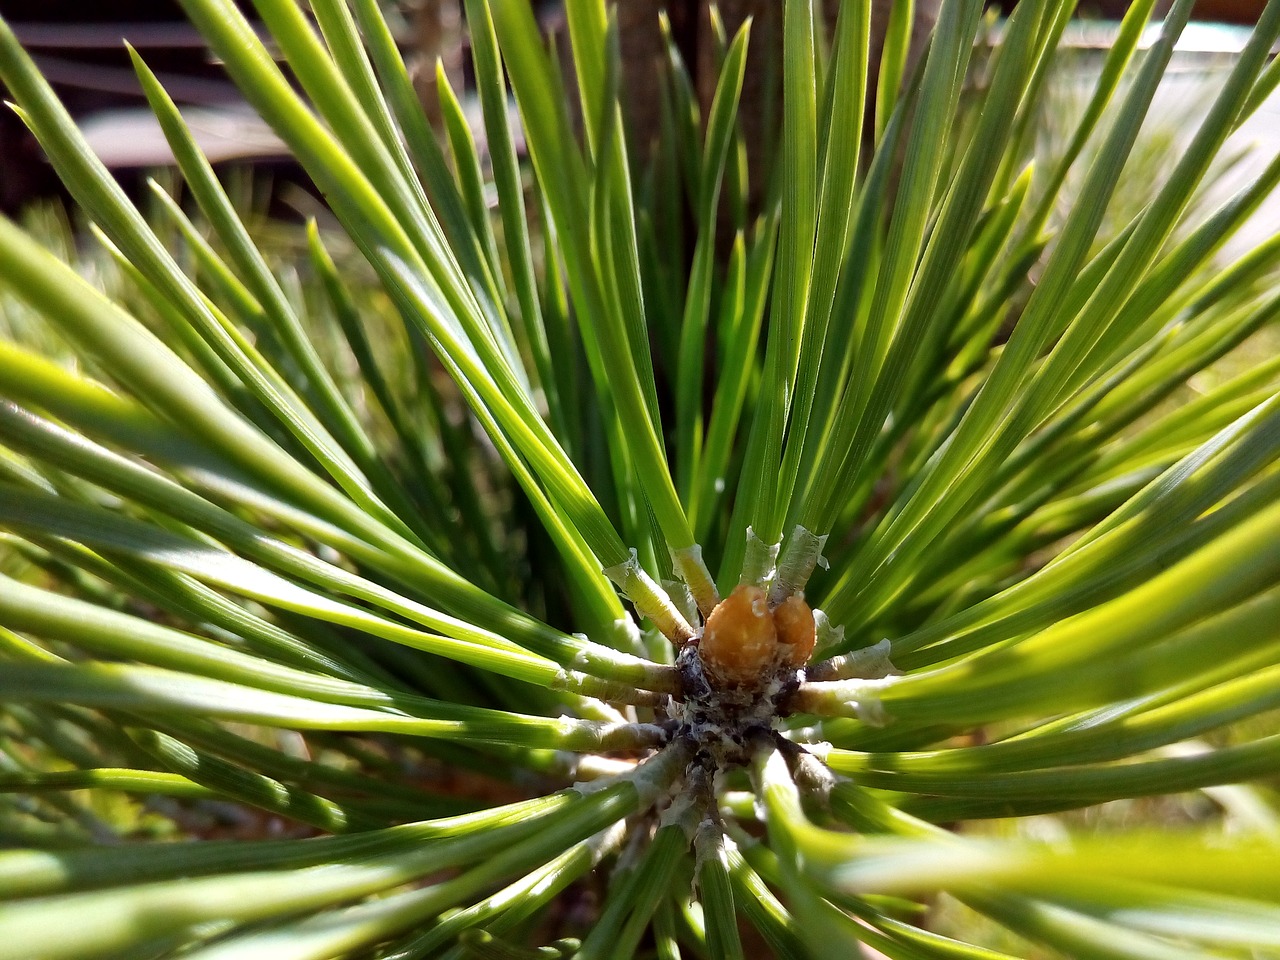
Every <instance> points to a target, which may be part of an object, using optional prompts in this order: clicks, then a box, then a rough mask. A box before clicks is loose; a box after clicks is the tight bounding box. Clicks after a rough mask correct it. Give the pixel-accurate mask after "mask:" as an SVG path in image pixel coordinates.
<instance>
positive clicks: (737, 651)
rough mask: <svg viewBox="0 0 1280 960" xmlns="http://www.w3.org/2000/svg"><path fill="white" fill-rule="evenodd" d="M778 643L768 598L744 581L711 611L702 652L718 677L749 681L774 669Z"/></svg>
mask: <svg viewBox="0 0 1280 960" xmlns="http://www.w3.org/2000/svg"><path fill="white" fill-rule="evenodd" d="M806 609H807V608H806ZM777 646H778V631H777V629H776V628H775V627H774V624H773V615H772V614H771V613H770V611H769V600H768V597H767V596H766V595H765V592H764V591H763V590H761V589H760V588H759V587H752V586H748V585H745V584H744V585H742V586H739V587H737V588H735V589H734V591H733V593H731V594H729V596H727V597H725V599H723V600H721V601H720V603H719V604H718V605H717V606H716V608H715V609H714V610H712V611H711V616H709V617H707V626H706V630H704V631H703V634H702V640H701V642H700V643H699V644H698V653H699V655H700V656H701V657H702V665H703V667H704V668H706V670H707V673H708V674H710V675H711V677H713V678H714V679H716V680H719V681H720V682H721V683H728V684H747V683H752V682H754V681H755V680H757V679H759V678H760V677H761V676H762V675H763V674H764V673H765V672H766V671H768V670H770V669H771V668H772V666H773V661H774V656H775V654H776V651H777Z"/></svg>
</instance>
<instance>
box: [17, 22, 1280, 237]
mask: <svg viewBox="0 0 1280 960" xmlns="http://www.w3.org/2000/svg"><path fill="white" fill-rule="evenodd" d="M534 2H535V5H536V6H537V8H538V13H539V16H540V18H541V20H542V22H543V24H544V26H545V29H546V30H547V33H548V34H549V35H555V34H558V33H561V32H563V31H564V29H565V28H564V23H563V13H562V9H561V8H562V3H561V2H560V0H534ZM891 2H892V0H877V2H876V3H875V13H876V18H875V20H876V24H878V25H879V29H880V30H881V32H882V31H883V24H884V22H885V21H886V19H887V15H888V9H889V6H890V3H891ZM1014 2H1015V3H1016V0H1014ZM823 4H824V6H825V7H826V8H827V13H828V15H830V16H834V13H835V11H836V9H837V8H838V0H823ZM937 5H938V0H916V29H915V34H916V35H917V36H918V37H919V38H921V39H923V38H924V37H925V36H927V33H928V30H929V27H930V26H931V25H932V22H933V19H934V17H935V15H936V10H937ZM1263 5H1264V0H1201V2H1199V3H1197V5H1196V14H1195V16H1196V18H1197V19H1198V20H1201V21H1205V22H1206V23H1208V24H1217V25H1219V26H1216V27H1213V28H1211V29H1208V30H1206V29H1205V28H1204V27H1199V28H1197V29H1196V30H1193V31H1189V32H1188V36H1187V38H1186V39H1185V40H1184V43H1183V47H1184V49H1182V50H1181V51H1180V53H1179V56H1180V57H1181V58H1182V61H1183V62H1182V69H1183V71H1184V72H1185V71H1186V70H1187V69H1188V68H1190V69H1191V70H1193V71H1195V70H1197V69H1203V70H1210V71H1211V69H1212V64H1213V63H1214V61H1215V58H1216V59H1217V60H1221V59H1222V58H1223V57H1224V56H1229V55H1230V53H1231V52H1232V51H1233V50H1234V49H1236V48H1238V46H1239V45H1240V44H1241V43H1242V42H1243V38H1244V35H1245V25H1247V24H1249V23H1251V22H1252V21H1253V20H1254V19H1255V18H1256V16H1257V15H1258V13H1259V11H1260V10H1261V9H1262V7H1263ZM242 6H244V7H245V8H246V9H248V8H249V7H250V5H249V4H247V3H244V4H242ZM385 6H386V7H387V9H388V12H389V13H391V14H393V22H394V23H395V24H396V26H397V32H398V38H399V41H400V43H401V45H402V47H403V48H404V50H405V51H406V56H407V58H408V59H409V61H410V63H411V64H412V65H413V66H414V68H415V77H416V78H417V82H418V86H419V90H420V92H421V94H422V100H423V104H424V107H425V108H426V109H427V110H428V112H429V113H431V112H434V110H433V107H434V105H435V103H436V97H435V90H434V66H435V62H436V60H437V58H439V59H440V60H441V61H442V63H443V65H444V67H445V70H446V72H447V73H448V74H449V76H450V79H451V81H452V82H453V85H454V87H455V89H458V90H465V89H466V87H467V80H468V77H467V72H468V66H469V56H468V51H467V47H466V28H465V23H464V22H463V16H462V13H461V10H460V7H461V2H460V0H406V2H400V3H395V2H389V3H386V4H385ZM710 6H711V4H710V3H708V2H707V0H625V2H624V3H621V4H619V5H618V16H619V25H620V34H621V38H622V47H623V57H624V61H625V71H626V74H627V82H626V83H625V84H624V86H623V89H624V90H626V91H627V92H628V96H629V100H630V104H629V107H630V116H629V124H630V133H631V137H632V140H633V148H637V149H639V150H640V151H641V154H642V155H643V151H644V148H645V146H646V142H647V140H648V133H649V132H652V131H654V130H656V127H657V124H658V115H657V111H658V104H659V103H660V96H659V95H658V90H657V83H658V74H657V70H656V69H655V64H656V63H657V61H658V59H659V57H660V56H661V55H662V51H663V45H664V42H665V41H664V38H663V36H662V33H661V31H660V29H659V19H658V12H659V10H661V9H664V8H665V9H666V10H667V11H668V16H669V18H670V29H671V36H672V39H673V40H674V42H675V44H676V46H677V48H678V49H679V50H680V53H681V55H682V56H683V58H684V60H685V63H686V65H687V66H688V68H689V71H690V73H691V75H692V77H693V78H694V81H695V85H696V86H697V88H698V89H697V94H698V96H699V97H700V98H702V99H703V100H704V105H705V104H706V103H709V101H710V97H711V93H712V83H711V79H710V78H711V77H712V74H713V69H712V64H711V56H712V54H711V50H712V45H711V43H710V37H711V32H710V21H709V17H708V8H709V7H710ZM717 6H718V8H719V10H720V12H721V14H722V16H723V18H724V20H725V23H726V25H727V27H728V29H729V31H730V33H732V31H733V30H734V29H735V28H736V26H737V24H739V23H740V22H741V21H742V20H743V19H744V18H745V17H747V16H752V17H754V18H755V27H754V30H753V43H752V53H751V57H752V61H753V62H752V64H751V65H750V66H749V68H748V71H747V81H746V89H745V91H744V96H743V102H744V104H748V105H752V106H753V109H747V110H746V111H745V112H744V119H745V122H746V123H747V124H748V129H747V130H746V131H745V132H746V135H747V136H746V139H747V142H748V143H749V144H750V143H752V142H763V141H764V137H763V136H762V134H764V132H765V131H764V130H763V129H762V128H763V127H764V126H765V125H766V124H767V123H768V122H769V118H770V115H771V113H772V111H771V110H770V109H768V107H769V105H770V102H771V100H773V98H775V97H776V95H777V91H776V84H773V85H771V83H770V77H771V76H772V75H773V71H772V70H771V69H770V67H771V65H772V64H775V63H776V62H777V58H776V57H775V56H773V55H772V54H773V51H774V50H775V49H776V48H777V46H778V44H780V39H781V38H780V35H779V34H780V26H781V3H780V2H779V0H720V2H719V3H718V4H717ZM992 6H993V7H995V6H998V5H996V4H993V5H992ZM1006 6H1007V4H1006ZM1127 6H1128V4H1127V3H1123V2H1118V0H1102V2H1098V0H1093V2H1089V0H1086V2H1083V3H1081V5H1080V15H1081V17H1082V24H1081V25H1082V28H1083V27H1086V26H1088V27H1089V29H1081V30H1079V31H1077V32H1076V33H1075V34H1074V35H1073V38H1072V40H1071V42H1072V43H1074V44H1076V45H1078V46H1080V47H1081V48H1082V49H1088V48H1090V47H1093V48H1101V47H1103V46H1105V45H1106V43H1107V42H1108V32H1107V29H1106V26H1105V24H1106V21H1108V20H1114V19H1116V18H1118V17H1120V16H1122V15H1123V13H1124V10H1125V8H1126V7H1127ZM0 13H2V14H3V15H4V17H5V19H6V20H8V21H9V23H10V24H11V25H12V27H13V28H14V30H15V32H16V33H17V35H18V38H19V39H20V40H21V41H22V42H23V44H24V45H25V46H26V47H27V49H28V50H30V51H31V53H32V54H33V56H34V57H35V59H36V62H37V63H38V64H39V66H40V68H41V69H42V70H43V71H44V74H45V76H47V77H48V78H49V79H50V80H51V81H52V82H53V85H54V87H55V89H56V90H57V91H58V93H59V94H60V95H61V97H62V98H63V101H64V102H65V103H66V104H67V106H68V108H69V109H70V110H71V112H72V113H73V114H74V115H75V116H76V117H77V119H78V120H79V122H80V123H81V124H82V125H83V127H84V128H85V130H86V133H87V135H88V137H89V141H90V143H91V144H92V145H93V146H94V148H95V149H96V150H97V151H98V153H99V155H100V156H101V157H102V159H103V160H104V161H105V162H106V164H107V165H108V166H109V167H110V168H112V169H113V170H114V171H116V173H117V175H118V176H119V177H120V179H121V180H122V182H124V183H125V185H126V187H136V186H137V184H138V183H139V182H140V181H141V176H142V174H143V173H144V172H150V171H154V170H156V169H157V168H163V167H164V166H165V165H166V164H167V163H168V162H169V158H170V155H169V151H168V148H167V146H166V145H165V142H164V138H163V137H162V136H161V134H160V130H159V127H158V126H157V125H156V124H155V123H154V121H152V120H151V118H150V114H149V112H148V111H147V110H146V107H145V104H144V102H143V98H142V95H141V92H140V90H139V88H138V85H137V81H136V79H135V77H134V74H133V70H132V68H131V67H130V65H129V59H128V56H127V55H126V53H125V50H124V47H123V41H124V40H127V41H128V42H129V43H131V44H132V45H133V46H134V47H136V48H138V50H139V51H140V52H141V53H142V54H143V56H144V58H145V59H146V60H147V62H148V63H149V64H150V66H151V67H152V69H153V70H155V71H156V72H157V73H158V74H159V76H160V77H161V79H162V80H163V81H164V83H165V86H166V87H167V88H168V90H169V92H170V94H171V95H172V96H173V97H174V99H175V100H176V101H177V102H178V103H179V105H180V106H182V107H183V108H184V113H185V115H186V116H187V119H188V121H189V123H190V124H191V126H192V128H193V129H194V130H195V131H196V133H197V135H198V136H199V137H200V140H201V143H202V146H203V147H204V148H205V151H206V153H207V154H208V155H209V157H210V159H212V160H213V161H214V162H215V163H222V164H228V163H237V164H244V163H249V164H251V165H252V166H253V168H254V169H255V170H258V171H261V172H263V173H266V174H269V175H270V180H271V182H272V183H273V184H276V185H277V186H279V187H285V186H289V187H290V188H293V187H298V188H303V189H307V187H306V184H305V182H304V178H302V177H300V176H299V175H298V172H297V171H296V170H295V168H294V166H293V164H292V163H291V162H290V161H289V159H288V157H287V155H286V153H285V151H284V149H283V146H282V145H281V143H280V142H279V140H278V139H277V138H276V137H275V136H274V135H273V134H272V133H271V131H270V130H269V129H267V128H266V126H265V125H264V124H263V123H262V122H261V121H259V120H258V119H257V118H256V117H255V116H254V115H253V113H252V111H250V110H248V108H247V106H246V105H245V103H244V101H243V100H242V98H241V97H240V96H239V94H238V93H237V92H236V90H235V88H234V87H233V86H232V85H231V83H230V82H229V81H227V80H226V79H225V78H224V77H223V76H222V73H221V71H220V69H219V68H218V65H217V64H216V63H214V62H213V61H212V59H211V57H210V56H209V54H208V51H207V50H206V48H205V46H204V44H203V43H202V41H201V40H200V37H199V36H198V35H197V34H196V32H195V31H194V30H193V29H192V28H191V27H190V26H189V25H188V24H187V23H186V22H185V20H184V18H183V16H182V11H181V9H180V7H179V5H178V3H177V2H176V0H99V2H95V3H87V2H84V0H0ZM1227 25H1236V27H1235V29H1232V27H1231V26H1227ZM874 30H875V24H873V31H874ZM566 47H567V43H565V44H560V49H565V48H566ZM476 115H477V119H478V113H477V114H476ZM1271 118H1272V120H1275V119H1276V116H1275V114H1274V113H1273V114H1271ZM753 124H754V125H756V126H757V129H755V130H752V129H750V127H751V125H753ZM1264 126H1265V125H1264ZM1277 126H1280V124H1278V125H1277ZM753 168H755V169H760V165H758V164H753ZM59 195H60V188H59V185H58V182H57V178H56V177H55V176H54V174H53V171H52V170H51V169H50V168H49V166H48V164H47V163H45V161H44V160H43V158H42V156H41V154H40V150H39V148H38V147H37V146H36V144H35V142H34V140H33V139H32V138H31V137H30V136H29V135H28V134H27V132H26V130H25V128H24V127H23V126H22V123H21V121H20V120H19V119H18V118H17V117H16V116H15V115H14V114H13V113H12V111H10V110H0V210H3V212H5V213H7V214H10V215H13V214H14V213H16V212H17V211H18V210H20V209H21V208H22V207H24V206H26V205H27V204H28V203H30V202H31V201H32V200H35V199H40V198H50V197H57V196H59ZM274 195H277V193H276V191H274V189H273V196H274Z"/></svg>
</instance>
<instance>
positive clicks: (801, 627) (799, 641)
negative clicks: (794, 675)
mask: <svg viewBox="0 0 1280 960" xmlns="http://www.w3.org/2000/svg"><path fill="white" fill-rule="evenodd" d="M773 622H774V623H775V624H776V625H777V630H778V643H779V644H781V651H780V652H781V654H782V658H783V662H784V663H786V664H787V665H788V666H791V667H795V668H796V669H797V670H798V669H799V668H800V667H803V666H804V665H805V664H806V663H808V662H809V658H810V657H811V656H813V648H814V645H815V644H816V643H817V637H818V634H817V628H816V627H815V625H814V622H813V611H812V610H811V609H810V608H809V604H807V603H805V602H804V597H801V596H799V595H794V596H790V597H787V599H785V600H783V601H782V602H781V603H780V604H778V606H777V608H776V609H775V610H774V611H773Z"/></svg>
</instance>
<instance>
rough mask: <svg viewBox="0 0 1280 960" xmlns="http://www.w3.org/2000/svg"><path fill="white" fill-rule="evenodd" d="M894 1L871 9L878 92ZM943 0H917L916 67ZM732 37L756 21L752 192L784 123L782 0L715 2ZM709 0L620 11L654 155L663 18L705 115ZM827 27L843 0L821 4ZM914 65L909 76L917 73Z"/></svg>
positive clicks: (638, 112)
mask: <svg viewBox="0 0 1280 960" xmlns="http://www.w3.org/2000/svg"><path fill="white" fill-rule="evenodd" d="M893 2H894V0H872V8H871V11H872V12H871V64H870V68H871V77H872V83H871V89H873V90H874V78H875V76H876V74H877V71H878V69H879V64H880V47H881V45H882V44H883V39H884V33H885V28H886V26H887V24H888V22H889V10H890V8H891V5H892V3H893ZM940 3H941V0H916V4H915V23H914V26H913V29H912V61H914V59H915V58H916V57H918V56H919V55H920V53H921V52H922V51H923V50H924V46H925V43H926V41H927V40H928V37H929V33H930V31H931V30H932V29H933V25H934V23H935V22H936V21H937V17H938V7H939V5H940ZM716 5H717V6H718V7H719V10H720V15H721V17H722V18H723V19H724V22H725V26H726V28H727V30H728V32H729V34H730V35H731V36H732V34H733V33H734V32H735V31H737V29H738V28H739V27H740V26H741V25H742V23H743V22H744V21H745V20H746V19H747V18H748V17H751V18H752V28H751V48H750V51H749V52H748V57H747V71H746V78H745V80H744V81H743V90H742V110H741V122H742V126H743V133H744V136H745V140H746V143H747V149H748V159H749V161H750V168H751V173H752V192H753V194H755V195H756V196H758V194H759V191H760V190H761V189H762V188H763V176H764V164H763V162H762V154H763V145H764V144H766V143H768V142H770V140H771V139H772V133H773V132H772V131H771V130H770V129H768V128H769V126H770V125H771V124H773V123H776V122H778V119H779V117H780V113H781V98H782V90H781V86H780V84H778V83H775V82H772V81H771V80H770V77H771V76H772V77H775V78H776V77H777V76H778V73H777V67H778V65H779V64H780V63H781V59H782V9H783V4H782V2H781V0H719V2H718V3H717V4H716ZM710 6H711V4H710V3H708V2H706V0H626V2H625V3H621V4H619V5H618V26H619V30H620V39H621V44H622V55H623V72H624V75H625V77H626V84H625V95H626V99H627V114H628V123H629V126H630V129H631V135H632V137H633V143H634V144H635V145H636V146H637V147H639V148H641V149H647V146H648V144H649V143H650V142H651V141H652V139H653V138H654V137H655V136H656V135H657V132H658V125H659V122H660V120H659V117H660V114H659V90H660V87H659V83H658V71H659V70H660V69H661V66H660V65H661V63H662V60H663V59H664V53H663V47H662V35H661V31H660V29H659V26H658V13H659V11H661V10H663V9H665V10H666V11H667V14H668V17H669V18H670V20H671V28H672V34H673V36H674V38H675V41H676V45H677V46H678V47H679V49H680V52H681V54H682V56H683V57H684V59H685V63H686V65H687V66H688V68H689V71H690V73H691V74H692V78H693V82H694V85H695V88H696V90H697V94H698V98H699V100H700V102H701V106H702V113H703V116H704V117H705V116H706V114H707V111H708V110H709V109H710V106H711V98H712V96H713V95H714V93H715V85H716V71H715V61H714V48H713V45H712V33H711V22H710V16H709V12H708V11H709V8H710ZM822 6H823V13H824V14H825V16H826V19H827V22H828V24H830V25H834V23H835V18H836V14H837V13H838V11H839V7H840V3H839V0H822ZM910 65H911V64H910V62H909V63H908V70H909V69H910Z"/></svg>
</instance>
